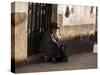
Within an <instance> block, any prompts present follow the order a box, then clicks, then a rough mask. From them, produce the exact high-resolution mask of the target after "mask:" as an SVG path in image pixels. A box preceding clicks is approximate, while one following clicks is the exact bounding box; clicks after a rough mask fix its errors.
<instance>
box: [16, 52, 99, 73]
mask: <svg viewBox="0 0 100 75" xmlns="http://www.w3.org/2000/svg"><path fill="white" fill-rule="evenodd" d="M92 68H97V54H96V53H82V54H75V55H73V56H70V57H69V62H67V63H57V64H53V63H40V64H30V65H27V66H24V67H20V68H17V69H16V73H27V72H47V71H61V70H77V69H92Z"/></svg>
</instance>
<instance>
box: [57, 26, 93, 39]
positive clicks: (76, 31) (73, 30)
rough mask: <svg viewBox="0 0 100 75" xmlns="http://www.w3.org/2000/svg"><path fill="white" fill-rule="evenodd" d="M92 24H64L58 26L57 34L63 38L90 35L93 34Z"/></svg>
mask: <svg viewBox="0 0 100 75" xmlns="http://www.w3.org/2000/svg"><path fill="white" fill-rule="evenodd" d="M94 26H95V25H94V24H84V25H66V26H62V27H60V30H59V32H58V34H60V36H61V37H62V38H63V39H69V38H70V37H75V36H83V35H91V34H94V32H95V28H94Z"/></svg>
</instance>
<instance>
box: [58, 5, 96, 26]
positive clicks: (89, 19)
mask: <svg viewBox="0 0 100 75" xmlns="http://www.w3.org/2000/svg"><path fill="white" fill-rule="evenodd" d="M66 6H68V7H69V11H70V15H69V17H66V16H65V12H66ZM72 8H73V11H72ZM90 10H91V6H77V5H61V4H60V5H58V10H57V13H58V15H59V14H62V17H63V18H62V25H81V24H95V23H96V7H94V8H93V13H92V14H90ZM58 20H59V18H58ZM58 23H59V21H58Z"/></svg>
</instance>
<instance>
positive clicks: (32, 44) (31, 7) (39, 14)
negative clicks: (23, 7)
mask: <svg viewBox="0 0 100 75" xmlns="http://www.w3.org/2000/svg"><path fill="white" fill-rule="evenodd" d="M51 15H52V4H43V3H29V4H28V27H27V34H28V44H27V48H28V56H30V55H32V54H34V53H35V54H36V53H39V48H40V47H39V45H40V40H41V38H42V35H43V33H44V32H45V30H47V29H48V28H49V25H50V23H51Z"/></svg>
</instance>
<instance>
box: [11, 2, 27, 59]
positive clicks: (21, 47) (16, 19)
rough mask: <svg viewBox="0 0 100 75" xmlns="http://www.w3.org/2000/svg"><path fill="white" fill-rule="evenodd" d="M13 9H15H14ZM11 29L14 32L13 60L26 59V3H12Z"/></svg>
mask: <svg viewBox="0 0 100 75" xmlns="http://www.w3.org/2000/svg"><path fill="white" fill-rule="evenodd" d="M14 7H15V8H14ZM11 8H12V9H14V10H12V12H11V16H12V29H13V30H14V33H13V34H12V36H13V35H14V39H12V41H15V44H14V45H15V50H12V52H13V53H15V60H16V61H20V60H24V59H26V58H27V13H28V3H26V2H15V3H14V4H13V3H12V7H11Z"/></svg>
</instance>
